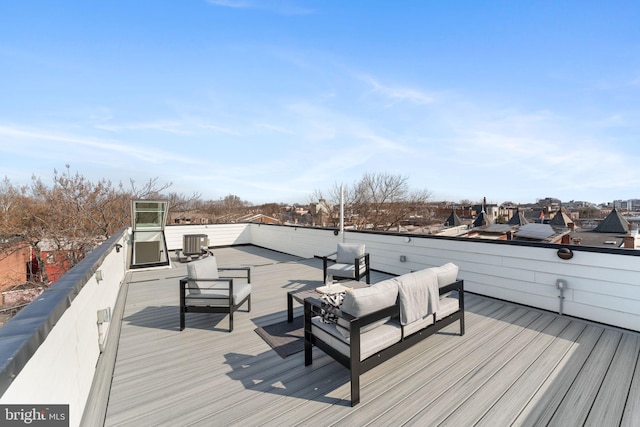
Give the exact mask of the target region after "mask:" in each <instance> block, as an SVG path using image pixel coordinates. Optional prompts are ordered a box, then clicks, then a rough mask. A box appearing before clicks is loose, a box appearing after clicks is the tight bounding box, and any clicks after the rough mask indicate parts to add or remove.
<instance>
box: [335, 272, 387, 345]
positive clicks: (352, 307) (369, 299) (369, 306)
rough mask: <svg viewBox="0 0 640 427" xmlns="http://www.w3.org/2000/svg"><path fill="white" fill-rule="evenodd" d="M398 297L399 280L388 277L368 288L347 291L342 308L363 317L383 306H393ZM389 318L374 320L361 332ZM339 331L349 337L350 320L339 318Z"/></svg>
mask: <svg viewBox="0 0 640 427" xmlns="http://www.w3.org/2000/svg"><path fill="white" fill-rule="evenodd" d="M397 299H398V281H397V279H395V278H392V279H387V280H384V281H382V282H379V283H376V284H375V285H371V286H369V287H367V288H359V289H353V290H351V291H349V292H347V293H346V295H345V296H344V300H343V301H342V307H341V310H342V312H344V313H348V314H350V315H352V316H354V317H361V316H364V315H367V314H370V313H373V312H375V311H378V310H382V309H383V308H386V307H389V306H392V305H394V304H395V303H396V301H397ZM388 320H389V318H386V319H382V320H380V321H378V322H374V323H372V324H370V325H367V326H366V327H364V328H362V329H361V332H366V331H370V330H372V329H374V328H376V327H378V326H380V325H382V324H384V323H385V322H387V321H388ZM337 327H338V331H340V333H341V334H342V336H344V337H345V338H349V336H350V330H349V322H347V321H345V320H344V319H338V323H337Z"/></svg>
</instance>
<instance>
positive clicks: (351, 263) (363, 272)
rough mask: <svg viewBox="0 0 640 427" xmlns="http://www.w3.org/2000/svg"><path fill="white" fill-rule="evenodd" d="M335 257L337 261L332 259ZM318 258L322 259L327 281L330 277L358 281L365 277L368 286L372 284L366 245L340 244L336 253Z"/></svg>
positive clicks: (323, 271) (324, 275)
mask: <svg viewBox="0 0 640 427" xmlns="http://www.w3.org/2000/svg"><path fill="white" fill-rule="evenodd" d="M333 256H335V259H333V258H332V257H333ZM318 258H322V273H323V277H324V279H325V280H326V279H327V276H328V275H331V276H333V277H334V278H342V279H352V280H358V281H359V280H360V279H361V278H362V277H363V276H364V277H365V278H366V282H367V284H370V283H371V272H370V266H369V254H368V253H366V252H365V247H364V244H359V243H338V248H337V250H336V252H334V253H332V254H329V255H324V256H320V257H318ZM330 262H331V263H330Z"/></svg>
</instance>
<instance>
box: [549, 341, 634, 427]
mask: <svg viewBox="0 0 640 427" xmlns="http://www.w3.org/2000/svg"><path fill="white" fill-rule="evenodd" d="M621 338H622V333H621V332H619V331H613V330H605V331H604V333H603V334H602V335H601V336H600V339H599V340H598V343H597V344H596V346H595V347H594V348H593V351H592V352H591V354H590V355H589V358H588V359H587V361H586V363H585V364H584V365H583V367H582V370H581V371H580V374H579V375H578V377H577V378H576V380H575V381H574V382H573V384H572V385H571V388H570V389H569V391H568V393H567V395H566V396H565V397H564V399H563V401H562V404H561V405H560V406H559V408H558V411H557V412H556V413H555V414H554V416H553V418H551V422H550V424H553V425H564V426H566V425H569V424H570V423H574V424H578V425H583V423H584V421H585V420H586V419H587V417H588V415H589V411H590V410H591V407H592V406H593V402H594V400H595V398H596V396H597V394H598V390H599V389H600V386H601V385H602V381H603V379H604V377H605V375H606V373H607V371H608V370H609V366H610V364H611V360H612V358H613V356H614V355H615V352H616V349H617V348H618V344H619V342H620V339H621ZM569 409H571V410H569Z"/></svg>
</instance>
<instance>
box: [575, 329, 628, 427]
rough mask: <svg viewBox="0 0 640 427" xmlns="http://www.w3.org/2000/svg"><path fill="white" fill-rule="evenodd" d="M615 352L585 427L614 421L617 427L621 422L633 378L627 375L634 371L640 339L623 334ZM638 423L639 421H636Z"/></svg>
mask: <svg viewBox="0 0 640 427" xmlns="http://www.w3.org/2000/svg"><path fill="white" fill-rule="evenodd" d="M619 347H620V348H619V350H620V351H616V353H615V355H614V357H613V360H612V361H611V366H610V367H609V370H608V371H607V375H606V377H605V379H604V381H603V383H602V386H601V387H600V390H599V391H598V396H597V398H596V401H595V402H594V404H593V407H592V408H591V411H590V412H589V417H588V418H587V421H586V423H585V425H588V426H594V427H599V426H604V425H607V423H609V424H610V423H612V422H613V421H615V424H614V425H618V424H619V423H620V422H621V421H622V416H623V413H624V407H625V404H626V401H627V396H628V395H629V389H630V387H631V381H632V380H633V376H632V375H629V372H632V371H633V370H634V369H635V366H636V363H637V362H638V352H640V339H638V337H636V336H632V335H629V334H624V335H623V336H622V340H621V341H620V344H619ZM637 422H638V423H640V420H637Z"/></svg>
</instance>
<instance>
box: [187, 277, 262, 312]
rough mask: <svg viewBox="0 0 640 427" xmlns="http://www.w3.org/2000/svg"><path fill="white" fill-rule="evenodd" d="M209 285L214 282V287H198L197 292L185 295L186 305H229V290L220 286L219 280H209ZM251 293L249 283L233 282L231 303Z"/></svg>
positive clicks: (235, 302) (237, 301) (236, 302)
mask: <svg viewBox="0 0 640 427" xmlns="http://www.w3.org/2000/svg"><path fill="white" fill-rule="evenodd" d="M203 283H204V282H203ZM209 283H210V286H213V285H214V284H215V286H216V288H215V289H200V290H199V291H198V292H199V293H197V294H193V293H192V294H191V295H187V296H186V297H185V299H186V301H187V303H188V305H201V306H209V307H215V306H222V307H228V306H229V290H228V288H226V284H225V285H224V286H225V288H222V287H220V282H217V283H216V282H209ZM250 294H251V284H250V283H234V284H233V305H238V303H239V302H240V301H242V300H243V299H245V298H246V297H248V296H249V295H250Z"/></svg>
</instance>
